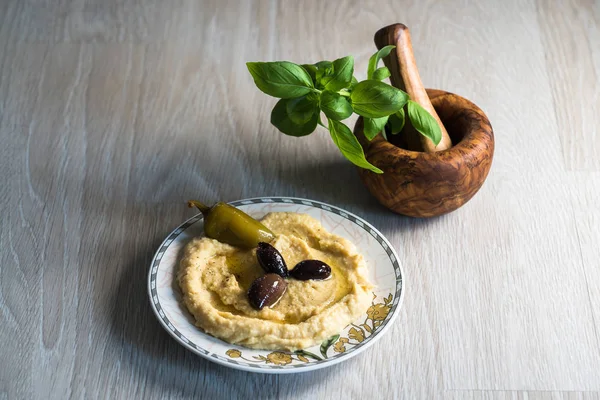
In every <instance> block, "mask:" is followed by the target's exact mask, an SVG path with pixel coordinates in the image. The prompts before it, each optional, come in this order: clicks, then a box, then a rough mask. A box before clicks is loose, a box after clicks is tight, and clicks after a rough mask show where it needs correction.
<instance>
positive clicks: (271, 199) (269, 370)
mask: <svg viewBox="0 0 600 400" xmlns="http://www.w3.org/2000/svg"><path fill="white" fill-rule="evenodd" d="M265 199H267V201H264V200H265ZM285 200H291V201H287V202H286V201H285ZM255 201H260V202H261V203H265V204H268V203H273V204H281V203H283V204H298V205H305V206H308V207H314V204H315V203H316V204H319V205H320V206H326V207H328V208H330V210H328V209H327V208H322V207H317V208H321V209H322V210H325V211H331V209H335V210H337V211H338V213H336V214H338V215H340V216H341V217H342V218H344V219H347V220H349V221H350V222H354V223H356V221H360V222H361V223H362V224H364V226H360V224H357V225H359V227H361V228H363V229H364V230H365V231H367V233H370V232H369V230H372V231H373V232H374V233H375V234H377V235H378V236H379V237H380V238H381V240H382V241H383V242H384V243H385V244H386V245H387V247H388V248H389V250H390V252H391V254H392V255H393V256H394V258H395V261H396V264H397V265H398V269H399V271H400V289H399V291H400V296H399V299H398V302H397V303H396V307H395V310H394V311H393V313H392V315H391V316H390V319H389V320H388V321H387V323H386V324H385V325H384V326H383V327H382V328H381V329H380V330H378V332H377V335H374V337H373V338H372V339H370V340H369V341H368V342H367V343H365V344H364V345H362V346H359V347H358V348H355V349H354V350H353V351H352V352H349V353H345V354H344V355H343V356H341V357H336V358H330V359H326V360H322V362H316V363H310V364H306V365H305V366H300V365H299V366H296V368H282V367H279V368H277V367H271V366H269V367H260V368H256V367H253V366H246V365H243V364H238V363H233V362H228V361H227V360H221V359H220V358H218V357H216V353H213V352H209V351H208V350H205V351H206V354H205V353H202V352H201V351H199V350H198V349H197V348H195V347H192V346H191V345H190V344H189V343H188V342H187V339H186V340H185V341H184V340H183V339H182V338H181V337H179V336H178V335H177V334H176V332H175V331H174V329H176V328H175V327H174V326H173V328H171V327H169V326H168V325H167V324H166V323H165V320H164V319H163V318H165V319H167V320H168V321H169V322H170V320H169V319H168V318H167V317H166V315H165V316H164V317H163V316H161V315H160V313H159V310H158V309H157V307H156V305H155V301H156V302H158V299H157V300H154V295H153V293H152V289H153V288H152V275H155V274H156V273H157V272H158V267H159V266H160V261H161V259H162V257H161V258H160V259H158V255H159V253H161V251H166V249H165V250H163V247H164V246H165V243H167V242H168V241H169V240H170V239H171V236H173V234H175V233H176V232H177V235H176V236H175V237H174V238H173V239H171V240H170V241H169V245H170V244H171V243H172V242H173V241H174V240H175V239H176V238H177V236H179V235H180V234H181V233H182V232H183V231H184V230H185V229H187V228H188V227H189V226H191V225H193V224H195V223H196V222H198V221H199V220H201V219H202V217H201V216H202V214H201V213H198V214H195V215H194V216H192V217H190V218H188V219H187V220H185V221H184V222H182V223H181V224H179V225H178V226H177V227H176V228H175V229H173V230H171V231H170V232H169V233H168V234H167V236H166V237H165V239H164V240H163V241H162V242H161V244H160V245H159V246H158V249H157V250H156V252H155V253H154V255H153V256H152V260H151V262H150V268H149V270H148V286H147V288H148V297H149V300H150V306H151V307H152V310H153V312H154V315H155V317H156V319H157V320H158V322H159V324H160V325H161V326H162V328H163V329H164V330H165V331H167V333H168V334H169V335H170V336H171V337H172V338H173V339H175V341H176V342H177V343H178V344H180V345H182V346H184V347H185V348H186V349H187V350H189V351H191V352H192V353H194V354H196V355H199V356H200V357H202V358H204V359H207V360H209V361H211V362H214V363H216V364H219V365H223V366H225V367H229V368H233V369H237V370H242V371H248V372H255V373H262V374H291V373H301V372H309V371H315V370H318V369H321V368H326V367H330V366H333V365H335V364H338V363H340V362H342V361H346V360H349V359H350V358H352V357H355V356H357V355H359V354H360V353H362V352H363V351H365V350H366V349H368V348H369V347H371V346H372V345H373V344H375V343H376V342H377V341H378V340H379V339H381V338H382V337H383V335H384V334H385V333H386V332H387V331H388V330H389V329H390V327H391V326H392V324H393V323H394V321H395V320H396V318H397V317H398V315H399V314H400V310H401V308H402V304H403V301H404V292H405V291H406V282H405V274H404V268H403V265H402V263H401V262H400V260H399V258H398V254H397V253H396V250H395V248H394V247H393V246H392V245H391V243H390V242H389V240H388V239H387V238H386V237H385V236H384V235H383V234H382V233H381V232H380V231H379V230H378V229H377V228H375V227H374V226H373V225H372V224H370V223H369V222H367V221H365V220H364V219H363V218H361V217H359V216H358V215H356V214H354V213H352V212H350V211H347V210H344V209H343V208H341V207H338V206H334V205H331V204H328V203H325V202H322V201H318V200H312V199H306V198H302V197H293V196H259V197H249V198H245V199H240V200H234V201H230V202H227V204H230V205H233V206H240V205H242V206H245V205H251V204H256V203H255ZM294 201H295V202H294ZM343 214H345V215H343ZM349 216H351V217H353V218H355V219H356V221H352V219H350V218H348V217H349ZM186 225H187V226H186ZM182 227H184V228H183V229H182ZM366 228H369V229H368V230H367V229H366ZM375 240H376V241H377V242H379V241H378V240H377V238H376V237H375ZM379 244H380V245H381V243H379ZM167 248H168V245H167ZM384 250H385V248H384ZM155 264H156V266H155ZM154 267H156V268H154ZM154 269H156V270H155V271H153V270H154ZM397 292H398V288H397V287H396V293H397ZM201 333H203V332H201ZM203 334H205V333H203ZM205 335H206V334H205ZM239 347H243V346H239ZM211 354H212V355H211Z"/></svg>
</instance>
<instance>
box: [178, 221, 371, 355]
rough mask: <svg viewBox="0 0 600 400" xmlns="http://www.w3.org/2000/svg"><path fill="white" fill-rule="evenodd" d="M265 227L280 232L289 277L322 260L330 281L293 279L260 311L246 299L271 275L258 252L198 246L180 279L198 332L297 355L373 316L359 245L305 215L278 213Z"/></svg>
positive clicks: (211, 243) (187, 256)
mask: <svg viewBox="0 0 600 400" xmlns="http://www.w3.org/2000/svg"><path fill="white" fill-rule="evenodd" d="M261 222H262V223H263V224H264V225H265V226H266V227H267V228H269V229H270V230H271V231H273V232H274V233H275V235H276V238H275V240H274V241H273V242H272V243H271V244H272V245H273V246H274V247H275V248H277V250H279V252H280V253H281V254H282V255H283V257H284V259H285V261H286V263H287V266H288V268H289V269H290V270H291V269H292V268H294V266H295V265H296V264H297V263H298V262H300V261H303V260H308V259H316V260H321V261H323V262H325V263H327V264H328V265H329V266H330V267H331V270H332V273H331V277H330V278H329V279H326V280H307V281H299V280H295V279H293V278H288V279H287V283H288V287H287V291H286V293H285V294H284V295H283V296H282V297H281V299H280V300H279V301H278V302H277V303H276V304H275V305H274V306H273V307H271V308H264V309H262V310H260V311H258V310H256V309H254V308H252V306H251V305H250V303H249V301H248V295H247V292H248V288H249V287H250V285H251V283H252V282H253V281H254V280H255V279H256V278H258V277H260V276H262V275H264V274H265V272H264V271H263V269H262V268H261V267H260V265H259V264H258V261H257V259H256V250H254V249H253V250H241V249H239V248H237V247H233V246H230V245H228V244H225V243H221V242H219V241H217V240H214V239H210V238H206V237H204V238H196V239H193V240H192V241H191V242H190V243H189V244H188V245H187V247H186V248H185V253H184V256H183V259H182V260H181V264H180V269H179V273H178V276H177V279H178V281H179V285H180V287H181V290H182V292H183V302H184V304H185V305H186V306H187V308H188V310H189V311H190V312H191V313H192V315H193V316H194V317H195V319H196V325H198V326H199V327H200V328H202V329H203V330H204V331H205V332H206V333H208V334H210V335H213V336H215V337H218V338H220V339H223V340H225V341H226V342H229V343H234V344H239V345H242V346H246V347H251V348H259V349H276V350H279V349H286V350H295V349H302V348H306V347H310V346H313V345H315V344H317V343H320V342H322V341H323V340H324V339H326V338H328V337H330V336H332V335H335V334H337V333H339V332H340V331H341V330H342V329H343V328H344V327H346V326H347V325H348V324H350V323H351V322H353V321H355V320H356V319H357V318H358V317H360V315H362V314H364V313H365V312H366V310H367V308H368V307H369V306H370V305H371V299H372V294H371V289H372V286H371V284H370V283H369V282H368V279H367V269H366V265H365V262H364V260H363V257H362V255H360V254H358V253H357V251H356V249H355V247H354V245H353V244H352V243H350V242H349V241H348V240H346V239H344V238H341V237H339V236H336V235H334V234H331V233H329V232H327V231H326V230H325V229H324V228H323V226H322V225H321V224H320V223H319V221H317V220H315V219H314V218H312V217H310V216H308V215H305V214H297V213H271V214H268V215H267V216H265V218H264V219H263V220H262V221H261Z"/></svg>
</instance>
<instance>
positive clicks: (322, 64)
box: [313, 61, 333, 69]
mask: <svg viewBox="0 0 600 400" xmlns="http://www.w3.org/2000/svg"><path fill="white" fill-rule="evenodd" d="M332 64H333V63H332V62H331V61H319V62H317V63H314V64H313V65H314V66H315V67H317V68H318V69H327V68H329V67H331V65H332Z"/></svg>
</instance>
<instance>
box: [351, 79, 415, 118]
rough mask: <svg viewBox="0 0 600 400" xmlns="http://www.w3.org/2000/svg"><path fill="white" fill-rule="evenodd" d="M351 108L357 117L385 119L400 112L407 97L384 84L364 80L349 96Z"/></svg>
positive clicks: (400, 91)
mask: <svg viewBox="0 0 600 400" xmlns="http://www.w3.org/2000/svg"><path fill="white" fill-rule="evenodd" d="M350 100H351V101H352V108H353V109H354V112H355V113H357V114H358V115H362V116H363V117H368V118H380V117H386V116H388V115H390V114H393V113H395V112H397V111H398V110H400V109H401V108H402V107H404V105H405V104H406V102H407V101H408V95H407V94H406V93H404V92H403V91H402V90H399V89H396V88H395V87H393V86H390V85H388V84H386V83H383V82H379V81H375V80H366V81H362V82H359V83H358V84H357V85H356V86H355V87H354V89H353V90H352V93H351V94H350Z"/></svg>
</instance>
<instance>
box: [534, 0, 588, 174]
mask: <svg viewBox="0 0 600 400" xmlns="http://www.w3.org/2000/svg"><path fill="white" fill-rule="evenodd" d="M537 9H538V14H539V25H540V28H541V29H540V33H541V38H542V43H543V45H544V49H545V52H544V54H545V57H546V64H547V68H548V73H549V75H550V82H551V86H552V99H553V101H554V108H555V112H556V116H557V121H558V133H559V135H560V139H561V144H562V152H563V162H564V165H565V167H566V168H567V170H569V171H600V159H599V158H598V154H600V128H599V127H600V46H598V43H600V3H598V2H596V1H593V0H569V1H565V2H563V3H561V6H560V7H554V6H552V5H551V3H548V2H546V1H544V0H538V1H537Z"/></svg>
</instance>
